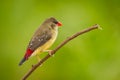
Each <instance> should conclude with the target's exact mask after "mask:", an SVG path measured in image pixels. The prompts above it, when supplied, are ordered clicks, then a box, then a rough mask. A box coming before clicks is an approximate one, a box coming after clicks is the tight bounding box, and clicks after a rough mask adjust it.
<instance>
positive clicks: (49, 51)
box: [44, 50, 54, 57]
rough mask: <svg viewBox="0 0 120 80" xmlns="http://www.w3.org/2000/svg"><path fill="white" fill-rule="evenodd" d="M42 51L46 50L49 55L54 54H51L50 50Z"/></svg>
mask: <svg viewBox="0 0 120 80" xmlns="http://www.w3.org/2000/svg"><path fill="white" fill-rule="evenodd" d="M44 52H48V54H49V55H50V56H53V57H54V55H52V54H51V52H52V50H44Z"/></svg>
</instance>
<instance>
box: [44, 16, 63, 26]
mask: <svg viewBox="0 0 120 80" xmlns="http://www.w3.org/2000/svg"><path fill="white" fill-rule="evenodd" d="M44 23H45V24H46V23H47V25H49V26H51V27H52V28H55V27H60V26H62V23H61V22H59V21H57V20H56V19H55V18H54V17H50V18H48V19H47V20H46V21H45V22H44Z"/></svg>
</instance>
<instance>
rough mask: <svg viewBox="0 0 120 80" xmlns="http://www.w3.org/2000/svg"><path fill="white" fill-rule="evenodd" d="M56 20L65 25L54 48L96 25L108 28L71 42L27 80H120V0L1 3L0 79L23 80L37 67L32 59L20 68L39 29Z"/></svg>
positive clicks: (10, 0) (3, 0)
mask: <svg viewBox="0 0 120 80" xmlns="http://www.w3.org/2000/svg"><path fill="white" fill-rule="evenodd" d="M51 16H54V17H56V18H57V19H58V20H59V21H61V22H62V23H63V26H62V27H61V28H59V36H58V38H57V40H56V42H55V44H54V45H53V46H52V48H51V49H53V48H55V47H56V46H57V45H58V44H59V43H60V42H61V41H63V40H64V39H66V38H67V37H68V36H71V35H72V34H74V33H75V32H78V31H80V30H82V29H84V28H87V27H89V26H91V25H93V24H95V23H98V24H100V25H101V27H102V28H103V30H102V31H100V30H94V31H92V32H89V33H86V34H84V35H82V36H79V37H77V38H76V39H74V40H72V41H71V42H69V43H68V44H67V45H65V46H64V47H63V48H61V49H60V50H59V51H58V52H57V54H55V57H52V58H50V59H49V60H47V61H46V62H45V63H44V65H43V66H41V67H39V68H38V69H37V70H36V71H35V72H33V74H32V75H31V76H30V77H29V78H28V80H120V1H119V0H109V1H108V0H58V1H56V0H1V1H0V44H1V46H0V80H20V79H21V78H22V77H23V75H24V74H25V73H26V72H27V71H28V70H29V69H30V68H31V65H32V64H36V63H37V60H36V58H35V57H33V58H31V59H29V60H28V61H26V62H25V63H24V64H23V65H22V66H20V67H19V66H18V63H19V61H20V60H21V58H22V57H23V55H24V53H25V50H26V46H27V44H28V42H29V40H30V38H31V36H32V35H33V33H34V31H35V30H36V29H37V28H38V27H39V25H40V24H41V23H42V21H44V20H45V19H46V18H48V17H51ZM46 54H47V53H45V54H42V55H41V56H42V57H43V56H45V55H46Z"/></svg>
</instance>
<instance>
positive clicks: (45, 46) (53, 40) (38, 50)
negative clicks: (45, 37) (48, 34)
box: [31, 32, 58, 56]
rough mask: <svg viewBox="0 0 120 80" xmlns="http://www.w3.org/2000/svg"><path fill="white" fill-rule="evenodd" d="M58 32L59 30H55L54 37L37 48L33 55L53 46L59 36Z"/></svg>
mask: <svg viewBox="0 0 120 80" xmlns="http://www.w3.org/2000/svg"><path fill="white" fill-rule="evenodd" d="M57 34H58V32H54V34H53V37H52V38H51V39H50V40H49V41H47V42H46V43H45V44H44V45H43V46H41V47H39V48H38V49H37V50H35V51H34V52H33V54H32V55H31V56H35V55H38V54H41V53H42V52H44V51H45V50H47V49H49V48H50V47H51V46H52V44H53V43H54V42H55V40H56V38H57Z"/></svg>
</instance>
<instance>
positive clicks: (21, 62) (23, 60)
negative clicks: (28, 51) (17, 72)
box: [19, 58, 26, 66]
mask: <svg viewBox="0 0 120 80" xmlns="http://www.w3.org/2000/svg"><path fill="white" fill-rule="evenodd" d="M25 61H26V59H25V58H23V59H22V60H21V61H20V63H19V66H21V65H22V64H23V63H24V62H25Z"/></svg>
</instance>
